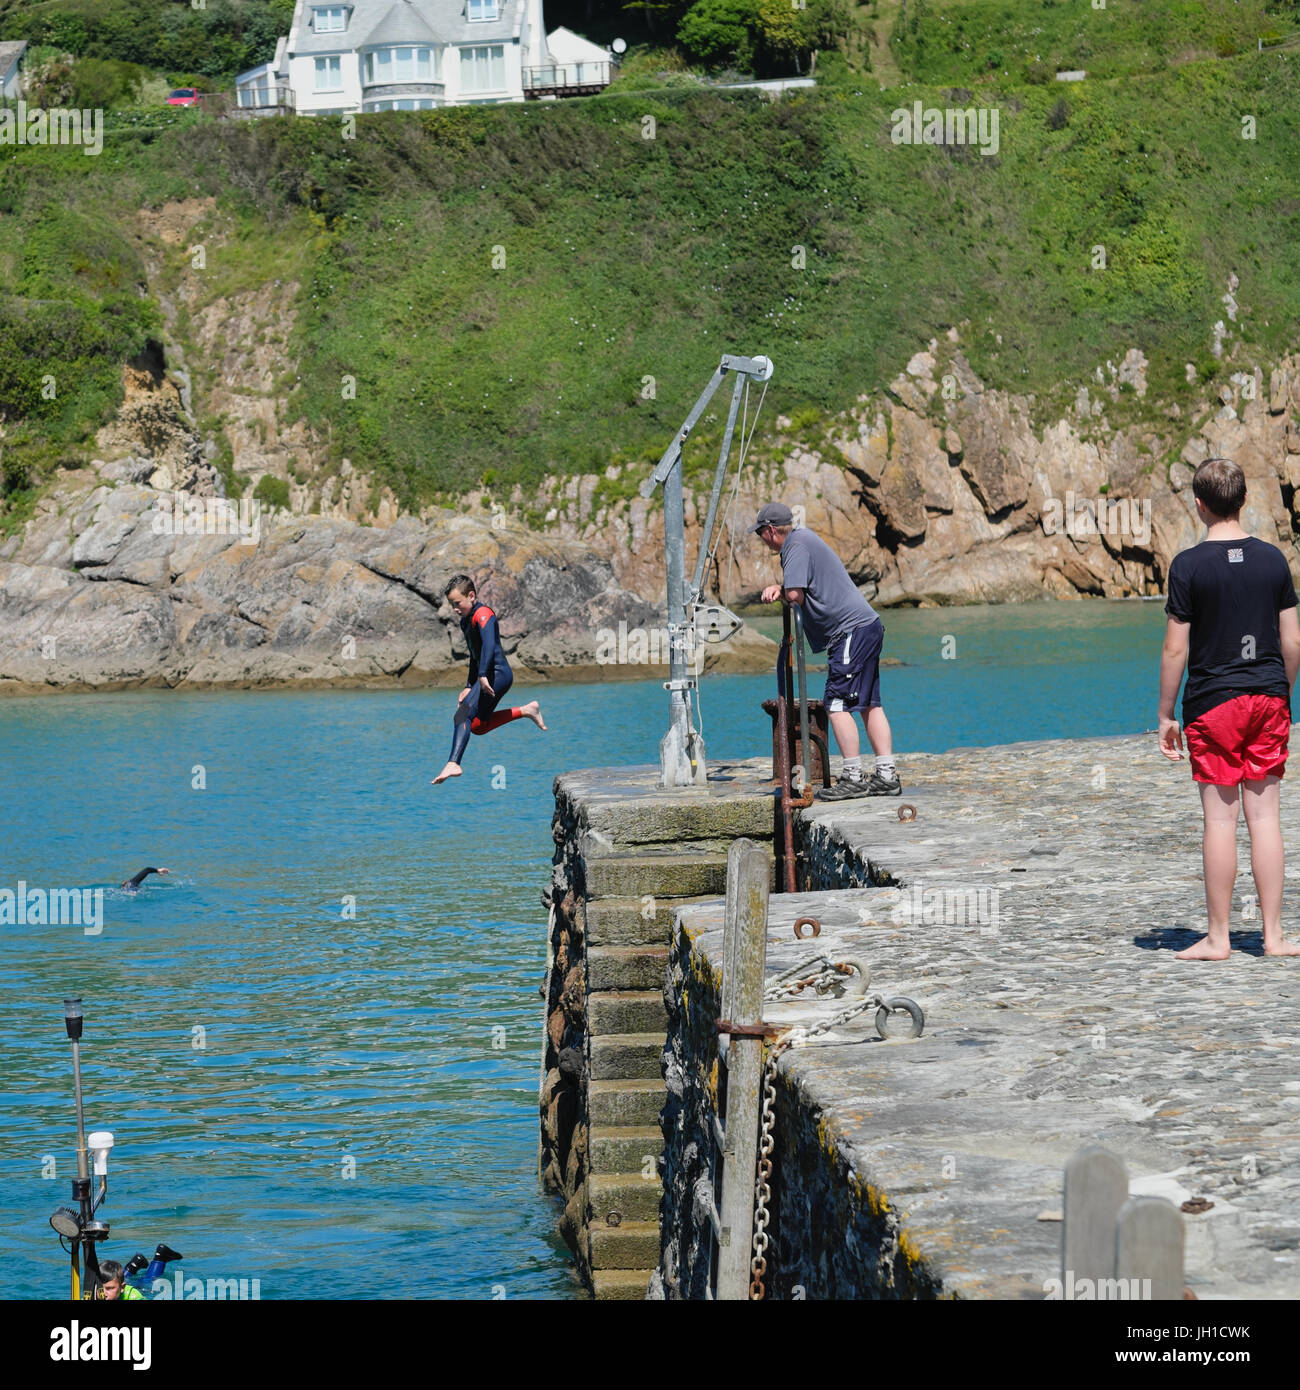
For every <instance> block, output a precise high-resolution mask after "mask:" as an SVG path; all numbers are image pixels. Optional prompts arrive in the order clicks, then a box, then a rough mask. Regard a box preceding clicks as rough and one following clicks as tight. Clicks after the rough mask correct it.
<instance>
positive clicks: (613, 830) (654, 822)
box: [564, 711, 772, 845]
mask: <svg viewBox="0 0 1300 1390" xmlns="http://www.w3.org/2000/svg"><path fill="white" fill-rule="evenodd" d="M756 713H757V711H756ZM766 771H767V769H766V768H764V767H763V766H762V765H761V764H759V765H755V766H753V767H749V768H746V769H744V770H743V771H742V773H741V774H740V776H739V778H738V779H736V780H733V781H730V782H727V783H725V784H724V783H714V784H713V785H712V786H711V787H710V788H709V791H708V792H707V793H706V794H704V795H697V794H695V793H693V792H688V791H685V790H684V789H675V790H672V791H664V790H662V789H660V790H656V791H654V792H652V793H651V794H650V795H646V794H645V793H644V792H639V793H638V794H637V795H636V796H635V798H633V799H628V798H625V797H616V798H614V799H609V798H606V797H602V796H599V795H596V796H593V795H591V794H590V790H594V788H592V789H589V791H588V794H586V795H582V793H581V792H580V793H579V795H580V796H581V797H582V801H583V813H584V814H583V819H584V820H585V822H586V825H587V828H588V829H590V830H594V831H596V832H597V833H599V834H604V835H606V836H608V837H610V838H613V839H614V840H615V841H616V843H618V844H640V845H645V844H679V843H682V842H684V841H689V840H735V839H738V838H739V837H740V836H742V835H748V836H749V837H750V838H751V839H758V840H761V839H763V838H764V837H766V838H768V839H770V838H771V836H772V784H771V782H770V781H769V780H767V779H766ZM579 776H581V774H579ZM564 781H565V782H566V783H569V784H571V783H573V781H574V778H573V777H571V776H568V775H566V776H565V778H564Z"/></svg>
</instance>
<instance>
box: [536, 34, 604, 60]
mask: <svg viewBox="0 0 1300 1390" xmlns="http://www.w3.org/2000/svg"><path fill="white" fill-rule="evenodd" d="M546 46H547V48H549V49H550V50H551V61H552V62H554V63H559V64H564V63H600V62H608V61H609V50H608V49H606V48H602V47H601V46H600V44H598V43H592V41H591V40H590V39H584V38H583V37H582V35H581V34H575V33H574V32H573V30H572V29H566V28H564V26H563V25H561V26H560V27H559V28H558V29H552V30H551V32H550V33H549V34H547V36H546Z"/></svg>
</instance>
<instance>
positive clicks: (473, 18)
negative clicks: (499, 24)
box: [465, 0, 500, 24]
mask: <svg viewBox="0 0 1300 1390" xmlns="http://www.w3.org/2000/svg"><path fill="white" fill-rule="evenodd" d="M475 10H477V11H478V13H477V14H475V13H474V11H475ZM499 16H500V6H499V5H498V4H497V0H465V18H466V20H467V21H468V22H469V23H470V24H487V23H490V22H491V21H492V20H495V19H497V18H499Z"/></svg>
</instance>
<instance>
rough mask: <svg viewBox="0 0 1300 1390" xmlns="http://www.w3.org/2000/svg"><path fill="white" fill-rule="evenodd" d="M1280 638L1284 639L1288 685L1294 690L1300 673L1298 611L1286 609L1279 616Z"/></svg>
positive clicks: (1278, 628)
mask: <svg viewBox="0 0 1300 1390" xmlns="http://www.w3.org/2000/svg"><path fill="white" fill-rule="evenodd" d="M1277 630H1278V636H1279V637H1280V638H1281V639H1282V660H1283V661H1284V662H1285V663H1286V683H1287V684H1288V685H1289V686H1290V687H1291V688H1292V689H1293V690H1294V689H1295V678H1296V672H1297V671H1300V618H1297V617H1296V609H1294V608H1284V609H1283V610H1282V611H1281V612H1280V613H1279V614H1278V615H1277Z"/></svg>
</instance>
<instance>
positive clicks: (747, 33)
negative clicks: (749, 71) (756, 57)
mask: <svg viewBox="0 0 1300 1390" xmlns="http://www.w3.org/2000/svg"><path fill="white" fill-rule="evenodd" d="M757 20H758V10H757V6H756V0H695V4H694V5H692V6H691V8H690V9H689V10H687V12H686V14H685V15H683V17H682V22H681V23H680V24H679V25H678V26H677V40H678V42H679V43H682V44H684V45H685V46H686V48H687V49H689V50H690V52H691V53H692V54H694V55H695V57H697V58H699V59H700V60H701V61H703V62H705V63H710V64H715V65H716V64H721V63H725V62H729V61H742V62H743V60H744V58H746V57H748V56H749V55H750V54H751V53H752V49H753V39H752V37H751V31H752V30H753V28H754V27H755V26H756V24H757Z"/></svg>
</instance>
